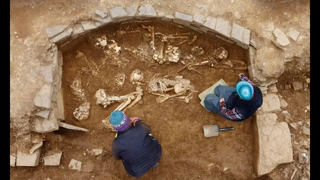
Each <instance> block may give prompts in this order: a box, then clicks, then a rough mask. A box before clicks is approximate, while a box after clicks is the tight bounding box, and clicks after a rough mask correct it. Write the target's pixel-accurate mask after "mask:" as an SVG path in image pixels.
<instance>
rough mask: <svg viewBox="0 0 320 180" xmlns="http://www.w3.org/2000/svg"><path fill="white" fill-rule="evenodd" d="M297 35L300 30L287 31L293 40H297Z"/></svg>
mask: <svg viewBox="0 0 320 180" xmlns="http://www.w3.org/2000/svg"><path fill="white" fill-rule="evenodd" d="M299 35H300V32H298V31H297V30H291V31H289V32H288V36H289V37H290V38H291V39H292V40H294V41H297V39H298V36H299Z"/></svg>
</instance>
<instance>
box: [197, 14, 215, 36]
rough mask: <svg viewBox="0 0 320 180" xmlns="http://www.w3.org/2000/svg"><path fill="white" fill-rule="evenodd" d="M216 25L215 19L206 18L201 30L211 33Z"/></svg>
mask: <svg viewBox="0 0 320 180" xmlns="http://www.w3.org/2000/svg"><path fill="white" fill-rule="evenodd" d="M216 24H217V18H214V17H211V16H208V17H207V18H206V20H205V22H204V23H203V26H204V27H202V28H201V29H202V30H203V31H204V32H208V30H211V31H214V29H215V27H216Z"/></svg>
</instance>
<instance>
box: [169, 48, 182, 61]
mask: <svg viewBox="0 0 320 180" xmlns="http://www.w3.org/2000/svg"><path fill="white" fill-rule="evenodd" d="M165 53H166V55H167V57H168V61H169V62H178V61H179V59H180V53H181V51H180V49H179V47H173V46H171V45H169V47H168V49H167V50H166V51H165Z"/></svg>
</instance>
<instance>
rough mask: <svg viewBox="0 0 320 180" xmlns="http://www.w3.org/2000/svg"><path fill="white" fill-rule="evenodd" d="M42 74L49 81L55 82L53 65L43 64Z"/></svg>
mask: <svg viewBox="0 0 320 180" xmlns="http://www.w3.org/2000/svg"><path fill="white" fill-rule="evenodd" d="M40 72H41V75H42V76H43V78H44V80H45V81H46V82H47V83H52V82H53V72H52V67H51V66H41V67H40Z"/></svg>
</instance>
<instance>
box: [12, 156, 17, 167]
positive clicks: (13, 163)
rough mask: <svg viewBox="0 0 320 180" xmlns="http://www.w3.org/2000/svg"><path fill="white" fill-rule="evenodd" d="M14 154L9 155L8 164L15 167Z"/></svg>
mask: <svg viewBox="0 0 320 180" xmlns="http://www.w3.org/2000/svg"><path fill="white" fill-rule="evenodd" d="M16 159H17V157H16V156H13V155H10V166H12V167H15V166H16Z"/></svg>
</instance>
